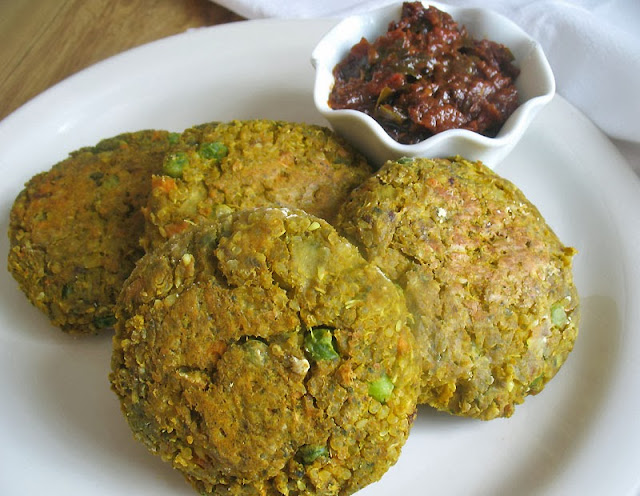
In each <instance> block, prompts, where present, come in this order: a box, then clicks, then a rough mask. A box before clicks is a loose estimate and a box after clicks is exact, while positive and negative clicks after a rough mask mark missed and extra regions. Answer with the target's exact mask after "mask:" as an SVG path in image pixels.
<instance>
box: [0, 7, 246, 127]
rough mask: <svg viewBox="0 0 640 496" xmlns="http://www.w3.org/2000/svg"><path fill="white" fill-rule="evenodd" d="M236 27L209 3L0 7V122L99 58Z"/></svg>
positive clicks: (234, 17)
mask: <svg viewBox="0 0 640 496" xmlns="http://www.w3.org/2000/svg"><path fill="white" fill-rule="evenodd" d="M241 20H243V18H242V17H239V16H238V15H236V14H234V13H232V12H230V11H228V10H226V9H224V8H223V7H221V6H219V5H217V4H215V3H213V2H211V1H209V0H0V67H1V68H2V73H1V75H0V120H1V119H3V118H4V117H6V116H7V115H8V114H10V113H11V112H13V111H14V110H15V109H17V108H18V107H20V106H21V105H22V104H23V103H25V102H27V101H28V100H30V99H31V98H33V97H34V96H36V95H37V94H39V93H41V92H42V91H44V90H45V89H47V88H48V87H50V86H52V85H54V84H55V83H57V82H59V81H61V80H62V79H64V78H65V77H67V76H70V75H71V74H73V73H75V72H78V71H80V70H82V69H84V68H86V67H88V66H89V65H91V64H93V63H95V62H98V61H100V60H102V59H105V58H107V57H110V56H112V55H115V54H117V53H119V52H122V51H125V50H127V49H129V48H132V47H135V46H138V45H141V44H144V43H147V42H150V41H153V40H157V39H160V38H164V37H166V36H170V35H173V34H177V33H181V32H183V31H185V30H187V29H189V28H195V27H202V26H211V25H214V24H222V23H226V22H234V21H241Z"/></svg>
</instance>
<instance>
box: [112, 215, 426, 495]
mask: <svg viewBox="0 0 640 496" xmlns="http://www.w3.org/2000/svg"><path fill="white" fill-rule="evenodd" d="M117 307H118V313H117V316H118V320H117V324H116V333H115V336H114V348H113V358H112V373H111V375H110V380H111V383H112V388H113V390H114V391H115V392H116V394H117V395H118V397H119V399H120V402H121V406H122V410H123V412H124V415H125V417H126V420H127V421H128V423H129V426H130V427H131V429H132V431H133V433H134V436H135V438H136V439H138V440H139V441H141V442H142V443H144V444H145V445H146V446H147V448H148V449H149V450H150V451H151V452H152V453H155V454H157V455H159V456H160V457H161V458H162V459H163V460H165V461H167V462H169V463H171V464H172V465H173V467H175V468H176V469H178V470H180V471H181V472H182V473H183V474H184V476H185V477H186V479H187V480H188V481H189V482H190V483H191V484H192V485H193V486H194V487H195V488H196V489H197V490H198V491H199V492H200V493H201V494H229V495H257V494H261V495H303V494H305V495H314V494H318V495H320V494H322V495H347V494H351V493H353V492H355V491H357V490H358V489H360V488H362V487H364V486H366V485H367V484H369V483H371V482H374V481H376V480H378V479H379V478H380V477H381V476H382V475H383V474H384V473H385V471H386V470H387V469H388V468H389V467H390V466H391V465H393V464H394V463H395V462H396V460H397V458H398V456H399V454H400V450H401V447H402V446H403V444H404V442H405V440H406V438H407V436H408V432H409V428H410V425H411V423H412V420H413V417H414V416H415V411H416V399H417V392H418V381H419V375H420V365H419V361H418V357H416V356H415V355H414V348H415V341H414V337H413V333H412V331H411V329H410V328H409V326H408V323H407V320H408V319H409V313H408V310H407V308H406V303H405V300H404V296H403V294H402V292H401V291H400V289H399V288H398V287H397V286H396V285H395V284H393V283H392V282H391V281H390V280H389V279H388V278H387V277H386V276H385V275H384V274H383V273H382V272H381V271H380V270H379V269H378V268H377V267H375V266H373V265H372V264H369V263H367V262H366V261H365V260H364V259H363V258H362V256H361V255H360V253H359V252H358V250H357V249H356V248H355V247H354V246H353V245H351V244H350V243H349V242H348V241H346V240H345V239H344V238H342V237H340V236H339V235H338V234H337V233H336V231H335V229H334V228H333V227H331V226H330V225H329V224H327V223H326V222H325V221H323V220H321V219H320V218H317V217H315V216H311V215H309V214H307V213H306V212H304V211H302V210H297V209H291V210H289V209H284V208H275V207H263V208H256V209H248V210H237V211H235V212H234V213H231V214H228V215H224V216H220V217H219V218H218V219H217V220H216V221H214V222H212V223H204V222H202V223H199V224H197V225H196V226H193V227H191V228H189V229H187V230H185V231H183V232H182V233H180V234H176V235H174V236H173V237H172V238H171V239H170V240H169V241H168V242H167V243H165V244H164V245H163V246H162V247H161V248H159V249H158V250H154V251H152V252H149V253H148V254H146V255H145V256H144V257H143V258H142V259H141V260H140V261H139V263H138V265H137V267H136V268H135V270H134V271H133V272H132V274H131V276H130V278H129V279H128V280H127V282H126V283H125V286H124V289H123V291H122V293H121V295H120V297H119V300H118V306H117Z"/></svg>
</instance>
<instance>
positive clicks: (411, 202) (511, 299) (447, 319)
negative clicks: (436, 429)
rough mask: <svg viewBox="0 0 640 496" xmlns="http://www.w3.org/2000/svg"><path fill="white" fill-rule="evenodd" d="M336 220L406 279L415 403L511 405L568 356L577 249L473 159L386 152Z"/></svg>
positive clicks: (456, 409) (502, 412)
mask: <svg viewBox="0 0 640 496" xmlns="http://www.w3.org/2000/svg"><path fill="white" fill-rule="evenodd" d="M336 225H337V228H338V231H339V232H341V233H343V234H344V235H345V236H346V237H347V238H348V239H350V240H352V241H353V242H354V243H356V244H357V245H358V246H359V247H360V248H361V249H362V251H363V253H364V254H365V258H367V259H368V260H369V261H371V262H373V263H375V264H376V265H377V266H378V267H380V268H381V269H382V270H383V271H384V272H385V273H386V274H387V275H388V276H389V277H390V278H391V279H392V280H393V281H395V282H397V283H398V284H399V285H400V286H401V287H402V288H403V289H404V291H405V294H406V298H407V304H408V306H409V308H410V310H411V311H412V313H413V314H414V330H415V333H416V336H417V340H418V348H419V353H421V354H422V356H423V372H422V386H421V394H420V398H419V401H420V402H421V403H428V404H430V405H432V406H434V407H436V408H438V409H441V410H445V411H448V412H451V413H454V414H456V415H463V416H471V417H478V418H481V419H491V418H494V417H499V416H510V415H511V414H512V413H513V410H514V407H515V405H517V404H519V403H521V402H522V401H524V399H525V397H526V396H527V395H529V394H536V393H538V392H540V391H541V390H542V388H543V387H544V385H545V384H546V383H547V382H548V381H549V380H550V379H551V378H552V377H553V376H554V375H555V373H556V372H557V371H558V370H559V368H560V366H561V365H562V364H563V363H564V361H565V360H566V358H567V356H568V354H569V352H570V351H571V349H572V347H573V344H574V341H575V339H576V335H577V332H578V294H577V292H576V288H575V286H574V284H573V281H572V271H571V261H572V257H573V255H574V253H575V250H574V249H573V248H567V247H565V246H564V245H563V244H562V243H561V242H560V240H559V239H558V237H557V236H556V235H555V234H554V232H553V231H552V230H551V228H550V227H549V226H548V225H547V223H546V222H545V221H544V219H543V218H542V216H541V215H540V212H539V211H538V210H537V208H536V207H535V206H534V205H532V204H531V202H529V201H528V200H527V199H526V198H525V196H524V195H523V193H522V192H521V191H520V190H519V189H518V188H516V187H515V186H514V185H513V184H512V183H511V182H509V181H507V180H505V179H503V178H501V177H499V176H498V175H497V174H495V173H494V172H493V171H491V170H490V169H489V168H487V167H485V166H484V165H483V164H481V163H480V162H469V161H467V160H464V159H462V158H460V157H456V158H454V159H451V160H446V159H437V160H428V159H414V160H412V159H400V160H398V161H395V162H388V163H387V164H386V165H384V166H383V167H382V169H381V170H380V171H378V173H377V174H376V175H375V176H373V177H372V178H370V179H369V180H367V181H366V182H365V183H364V184H363V185H362V186H360V187H359V188H357V189H356V190H354V191H353V193H352V194H351V196H350V198H349V200H348V202H347V203H345V205H344V206H343V208H342V210H341V212H340V214H339V216H338V220H337V224H336Z"/></svg>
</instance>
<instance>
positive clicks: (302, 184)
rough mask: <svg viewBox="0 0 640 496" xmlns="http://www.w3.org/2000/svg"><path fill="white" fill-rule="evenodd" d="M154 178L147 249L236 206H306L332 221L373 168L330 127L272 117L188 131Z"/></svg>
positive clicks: (148, 212)
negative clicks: (284, 120) (352, 191)
mask: <svg viewBox="0 0 640 496" xmlns="http://www.w3.org/2000/svg"><path fill="white" fill-rule="evenodd" d="M163 172H164V173H163V174H160V175H157V176H156V177H154V179H153V190H152V194H151V196H150V199H149V206H148V210H147V211H146V213H147V229H146V237H145V248H146V249H151V248H153V247H155V246H158V245H159V244H161V243H162V242H163V241H164V240H166V239H167V238H169V237H171V236H172V235H173V234H175V233H177V232H180V231H182V230H184V229H186V228H187V227H188V226H189V225H191V224H193V223H194V222H200V221H202V220H207V219H211V218H213V217H215V216H216V215H218V214H220V213H227V212H228V211H230V210H231V209H234V208H249V207H259V206H282V207H294V208H301V209H303V210H305V211H307V212H309V213H311V214H313V215H317V216H318V217H321V218H323V219H325V220H327V221H329V222H331V221H332V220H333V218H334V217H335V214H336V213H337V210H338V208H339V206H340V204H341V203H342V202H343V201H344V200H345V198H346V196H347V194H348V193H349V191H351V190H352V189H353V188H354V187H355V186H356V185H358V184H360V183H361V182H362V181H363V180H364V179H365V178H367V177H368V176H369V175H370V174H371V173H372V169H371V168H370V166H369V164H368V163H367V162H366V161H365V159H364V158H363V157H362V156H361V155H360V154H359V153H357V152H356V151H355V150H353V149H352V148H351V147H350V146H349V145H347V144H346V142H344V141H343V140H342V139H341V138H340V137H338V136H337V135H335V134H334V133H333V132H332V131H330V130H329V129H327V128H324V127H321V126H315V125H308V124H298V123H289V122H280V121H269V120H250V121H232V122H228V123H210V124H204V125H201V126H197V127H193V128H191V129H187V130H186V131H185V132H184V133H183V134H182V136H181V138H180V141H179V143H177V144H176V146H174V147H172V149H171V151H170V153H169V154H168V156H167V158H166V160H165V164H164V171H163Z"/></svg>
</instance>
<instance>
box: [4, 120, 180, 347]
mask: <svg viewBox="0 0 640 496" xmlns="http://www.w3.org/2000/svg"><path fill="white" fill-rule="evenodd" d="M172 137H176V136H175V135H172V134H170V133H168V132H166V131H154V130H148V131H139V132H135V133H127V134H122V135H119V136H115V137H113V138H109V139H105V140H103V141H101V142H100V143H98V144H97V145H96V146H94V147H87V148H82V149H80V150H77V151H75V152H72V153H71V154H70V155H69V157H68V158H67V159H65V160H63V161H62V162H59V163H58V164H56V165H54V166H53V167H52V168H51V169H50V170H49V171H47V172H42V173H40V174H38V175H36V176H34V177H33V178H32V179H31V180H29V181H28V182H27V183H26V185H25V188H24V190H23V191H22V192H21V193H20V194H19V195H18V197H17V198H16V200H15V202H14V204H13V208H12V209H11V214H10V222H9V239H10V251H9V261H8V262H9V271H10V272H11V274H12V275H13V277H14V278H15V279H16V281H18V283H19V285H20V288H21V289H22V290H23V291H24V293H25V294H26V295H27V298H28V299H29V300H30V301H31V302H32V303H33V304H34V305H35V306H36V307H38V308H39V309H40V310H42V311H43V312H44V313H45V314H46V315H47V316H48V317H49V319H50V320H51V322H52V323H53V324H54V325H55V326H58V327H60V329H62V330H63V331H64V332H67V333H71V334H92V333H97V332H99V331H100V330H102V329H104V328H108V327H111V326H112V325H113V323H114V321H115V319H114V311H113V306H114V304H115V300H116V297H117V295H118V293H119V292H120V289H121V287H122V283H123V282H124V281H125V279H126V278H127V276H128V275H129V273H130V272H131V270H133V266H134V264H135V262H136V260H138V258H140V256H141V255H142V254H143V251H142V250H141V248H140V245H139V239H140V237H141V236H142V234H143V233H144V217H143V215H142V213H141V208H142V206H143V205H145V204H146V202H147V197H148V195H149V191H150V189H151V174H152V173H154V172H160V170H161V167H162V159H163V157H164V153H165V151H166V150H167V149H168V147H169V144H170V141H171V139H172Z"/></svg>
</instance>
